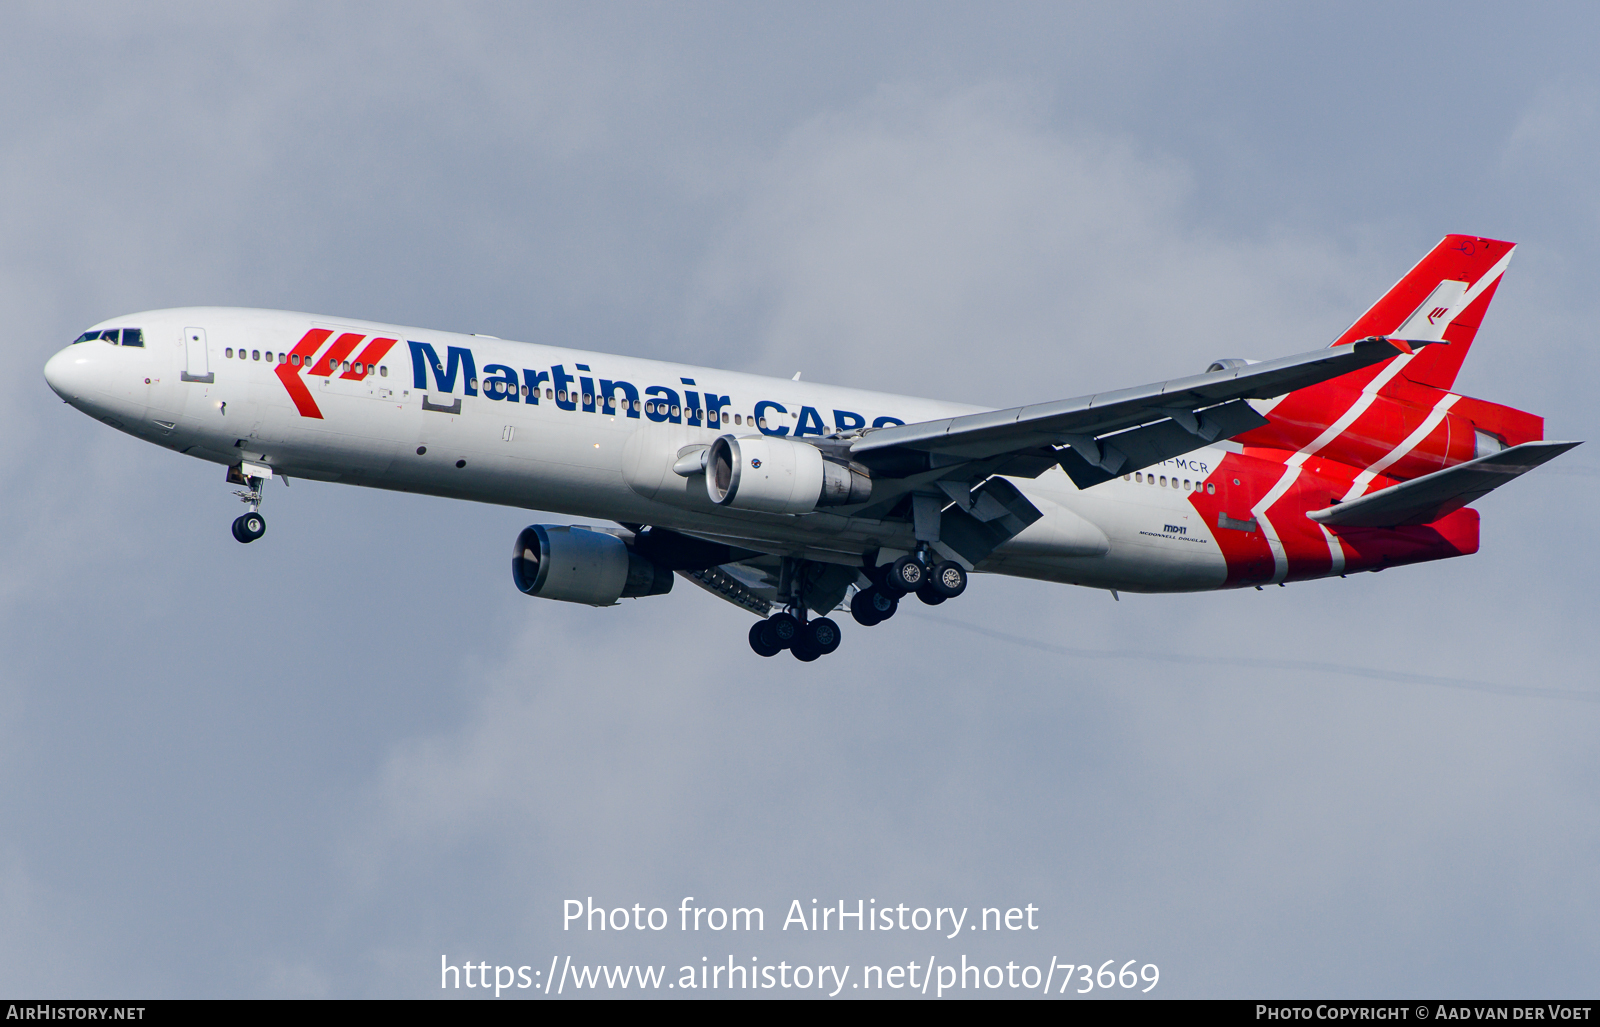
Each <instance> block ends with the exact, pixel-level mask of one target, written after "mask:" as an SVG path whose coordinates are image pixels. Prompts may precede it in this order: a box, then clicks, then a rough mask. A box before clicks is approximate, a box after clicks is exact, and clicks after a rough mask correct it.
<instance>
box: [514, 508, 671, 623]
mask: <svg viewBox="0 0 1600 1027" xmlns="http://www.w3.org/2000/svg"><path fill="white" fill-rule="evenodd" d="M511 580H512V581H514V582H516V585H517V590H518V591H520V592H522V593H524V594H525V595H530V596H538V597H539V598H540V599H559V600H561V601H562V602H566V603H585V604H587V605H589V606H613V605H615V604H616V602H617V600H618V599H631V598H634V597H637V596H658V595H665V594H666V593H668V592H670V591H672V571H670V570H668V569H667V568H665V567H662V566H661V565H659V564H656V563H653V562H652V561H650V560H648V559H646V558H645V557H643V556H640V555H639V554H638V553H635V552H634V551H633V550H632V549H629V548H628V544H627V543H626V542H624V541H623V540H622V539H620V538H618V537H617V536H615V535H610V534H607V533H606V532H603V531H594V530H592V529H589V528H585V527H582V526H581V525H573V524H530V525H529V526H528V527H526V528H523V529H522V533H521V534H519V535H518V536H517V545H516V548H515V549H513V550H512V552H511Z"/></svg>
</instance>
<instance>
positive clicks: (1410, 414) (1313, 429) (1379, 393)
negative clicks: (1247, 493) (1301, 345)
mask: <svg viewBox="0 0 1600 1027" xmlns="http://www.w3.org/2000/svg"><path fill="white" fill-rule="evenodd" d="M1514 249H1515V247H1514V246H1513V245H1512V244H1511V243H1508V242H1501V241H1499V240H1497V239H1481V238H1478V237H1476V236H1470V235H1448V236H1445V238H1444V241H1443V242H1441V243H1439V245H1437V246H1435V247H1434V248H1433V250H1432V251H1430V252H1429V253H1428V255H1427V256H1426V257H1423V258H1422V260H1421V261H1419V262H1418V263H1417V266H1416V267H1413V268H1412V269H1411V270H1410V271H1408V272H1406V275H1405V277H1403V278H1401V279H1400V281H1398V282H1396V283H1395V285H1394V287H1393V288H1391V289H1390V290H1389V291H1388V292H1386V293H1385V294H1384V296H1383V298H1382V299H1380V300H1379V301H1378V302H1377V303H1375V304H1373V305H1372V309H1370V310H1368V311H1367V312H1366V313H1365V314H1362V315H1361V317H1360V318H1359V319H1357V321H1356V323H1355V324H1353V325H1351V326H1350V327H1349V328H1348V329H1346V330H1345V332H1344V334H1342V335H1341V336H1339V338H1338V339H1337V340H1336V341H1335V342H1334V343H1333V345H1335V346H1341V345H1346V344H1348V343H1351V342H1353V341H1355V340H1356V339H1362V338H1366V337H1368V336H1372V335H1383V336H1390V337H1393V338H1401V339H1418V340H1428V341H1432V342H1443V343H1446V345H1433V346H1424V347H1420V348H1418V349H1417V351H1416V352H1415V353H1411V354H1406V355H1403V356H1399V357H1395V358H1394V359H1392V360H1388V361H1385V362H1384V363H1382V364H1375V365H1373V366H1372V367H1369V368H1366V369H1364V370H1362V371H1356V372H1353V373H1351V374H1347V375H1344V376H1343V377H1340V378H1335V379H1333V380H1331V381H1326V382H1323V383H1321V384H1320V385H1313V386H1311V387H1310V388H1305V389H1300V390H1298V391H1296V392H1292V393H1290V394H1289V395H1287V396H1284V397H1282V398H1281V399H1279V400H1269V401H1267V402H1266V403H1264V404H1260V405H1258V406H1257V409H1259V410H1262V411H1263V412H1265V413H1266V414H1267V417H1268V420H1269V421H1270V422H1271V423H1270V424H1268V425H1266V426H1264V427H1261V428H1257V429H1255V430H1253V431H1250V432H1246V433H1245V434H1243V435H1240V436H1239V437H1238V439H1237V441H1239V442H1241V443H1243V444H1244V445H1245V446H1248V447H1251V448H1252V449H1255V450H1257V451H1258V455H1261V456H1263V457H1264V458H1267V459H1278V460H1290V459H1294V458H1298V459H1300V460H1305V459H1308V458H1310V457H1312V456H1318V457H1321V458H1324V459H1329V460H1335V461H1338V462H1339V463H1342V464H1345V465H1347V466H1349V467H1353V468H1356V469H1357V470H1359V471H1363V472H1368V473H1372V474H1379V473H1381V474H1384V475H1387V476H1388V477H1390V478H1401V479H1404V478H1414V477H1419V476H1421V475H1423V474H1428V473H1431V472H1432V471H1436V470H1439V469H1440V468H1442V467H1448V466H1450V465H1452V464H1457V463H1461V462H1463V461H1466V460H1471V459H1473V457H1474V456H1479V455H1482V454H1483V453H1484V452H1486V451H1488V450H1492V449H1494V448H1497V447H1499V446H1504V445H1517V444H1519V443H1522V442H1531V441H1535V440H1537V439H1540V438H1542V437H1543V435H1544V422H1543V419H1541V418H1539V417H1536V416H1534V415H1532V414H1526V413H1523V412H1522V411H1520V410H1512V409H1511V408H1509V407H1503V406H1500V405H1499V404H1496V403H1489V402H1486V401H1483V400H1474V399H1469V398H1466V397H1462V396H1458V395H1455V394H1454V393H1452V392H1451V391H1450V388H1451V386H1452V385H1454V384H1455V379H1456V374H1457V373H1458V372H1459V371H1460V370H1461V364H1462V361H1463V360H1465V359H1466V356H1467V351H1468V349H1469V348H1470V347H1471V346H1472V340H1473V339H1474V338H1475V337H1476V336H1477V334H1478V325H1479V324H1480V323H1481V322H1482V320H1483V315H1484V312H1485V311H1487V310H1488V309H1489V301H1490V300H1492V299H1493V298H1494V293H1495V289H1496V288H1497V287H1498V286H1499V284H1500V278H1501V276H1502V275H1503V274H1504V273H1505V269H1506V266H1507V265H1508V264H1509V263H1510V261H1511V253H1512V251H1513V250H1514Z"/></svg>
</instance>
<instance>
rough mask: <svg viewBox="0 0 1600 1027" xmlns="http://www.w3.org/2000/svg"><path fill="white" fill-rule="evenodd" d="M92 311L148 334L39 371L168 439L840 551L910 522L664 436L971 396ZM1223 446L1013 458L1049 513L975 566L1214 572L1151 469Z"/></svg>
mask: <svg viewBox="0 0 1600 1027" xmlns="http://www.w3.org/2000/svg"><path fill="white" fill-rule="evenodd" d="M97 327H103V328H114V327H125V328H138V329H140V330H141V333H142V339H143V343H144V344H143V346H142V347H133V346H117V345H111V344H109V343H106V342H102V341H99V340H93V341H88V342H80V343H77V344H74V345H72V346H69V347H67V348H66V349H63V350H62V351H61V352H60V353H58V354H56V355H55V356H54V357H53V358H52V359H51V360H50V362H49V364H48V365H47V367H46V377H47V379H48V380H49V382H50V384H51V386H52V387H53V388H54V389H55V390H56V391H57V392H58V393H59V394H61V395H62V397H63V398H64V399H66V400H67V401H68V402H69V403H71V404H73V405H74V406H76V407H77V408H79V409H80V410H83V411H84V412H86V413H88V414H90V415H91V416H94V417H96V418H99V419H101V420H103V421H105V422H106V423H108V424H110V425H111V426H112V427H115V428H118V429H120V430H122V431H125V432H127V433H129V434H131V435H135V436H137V437H139V438H141V439H144V440H146V441H148V442H153V443H156V444H157V445H161V446H165V447H167V448H169V449H173V450H176V451H178V452H180V453H186V454H188V455H190V456H194V457H198V458H200V459H203V460H209V461H214V462H216V463H219V464H225V465H234V464H239V463H240V462H241V461H248V462H252V463H257V464H263V465H266V466H269V467H271V468H273V469H274V471H275V472H277V473H280V474H283V475H287V476H290V477H303V478H314V479H319V480H323V481H337V482H344V483H348V484H353V485H365V486H370V487H374V488H383V489H394V490H399V491H405V492H420V493H427V494H430V495H437V496H448V497H452V498H457V499H470V500H475V501H478V502H484V503H495V504H501V505H505V506H513V507H520V508H523V509H528V510H548V511H556V512H559V513H562V514H566V515H571V516H575V517H580V518H596V519H604V520H608V521H617V522H630V523H642V524H652V525H658V526H662V527H666V528H671V529H674V530H677V531H683V532H688V533H693V534H701V535H706V536H714V537H716V538H719V539H723V540H729V541H732V540H739V539H745V540H750V548H757V549H761V550H763V551H765V552H769V553H778V554H782V555H791V556H800V557H805V558H808V559H814V560H822V561H825V562H832V563H846V564H853V565H859V563H860V559H861V555H862V554H863V553H864V552H866V551H868V550H872V549H878V550H880V552H884V553H892V552H895V551H909V550H911V549H912V548H913V546H914V541H913V538H912V531H911V525H910V524H909V523H908V522H902V521H880V520H876V519H871V520H868V519H863V518H861V517H859V516H856V517H852V516H848V515H846V514H839V513H833V512H829V511H828V510H824V509H819V510H817V511H815V512H813V513H808V514H805V515H804V516H794V515H783V514H766V513H756V512H748V511H739V510H733V509H729V508H727V507H720V506H717V505H715V504H714V503H712V502H711V500H710V499H709V498H708V497H707V494H706V489H705V485H704V479H703V476H700V475H693V476H690V477H683V476H680V475H679V474H676V473H674V471H673V469H672V468H673V464H674V462H675V461H676V459H677V457H678V455H679V453H680V452H681V451H683V450H684V449H685V447H692V446H694V445H696V444H706V443H710V442H711V441H712V440H713V439H715V438H716V437H717V436H719V435H722V434H726V433H732V434H735V435H739V436H744V435H756V434H767V435H794V434H800V435H819V436H820V435H823V434H827V433H831V432H834V431H836V430H843V429H848V428H852V427H863V426H865V427H870V426H873V425H874V424H893V423H901V422H904V423H913V422H918V421H925V420H933V419H937V418H942V417H950V416H952V415H957V414H965V413H972V412H975V411H978V410H981V409H983V408H980V407H974V406H969V405H965V404H958V403H946V402H939V401H936V400H929V399H919V398H915V397H910V396H896V395H890V394H886V393H877V392H868V391H864V390H860V389H849V388H843V387H839V386H833V385H822V384H815V383H811V382H800V381H789V380H785V379H780V378H766V377H761V376H757V375H749V374H740V373H737V372H732V371H720V370H715V369H712V368H705V367H694V366H689V365H684V364H675V363H668V362H663V361H655V360H642V359H639V358H635V357H624V356H614V355H609V354H603V353H591V352H586V351H583V350H578V349H572V348H567V347H563V346H550V345H541V344H534V343H526V342H510V341H504V340H500V339H494V338H489V337H486V336H476V335H459V334H455V333H450V332H439V331H432V330H428V329H421V328H406V327H401V326H396V325H387V324H381V323H376V322H370V321H360V320H352V319H348V318H330V317H322V316H317V315H311V314H302V313H293V312H286V311H272V310H249V309H235V308H220V307H191V308H179V309H171V310H157V311H149V312H145V313H139V314H133V315H129V316H126V317H119V318H116V319H113V320H108V321H105V322H102V323H101V325H100V326H97ZM308 333H325V334H320V335H313V336H308ZM308 338H316V339H319V340H321V341H320V342H319V343H318V345H311V343H309V342H306V340H307V339H308ZM342 339H353V340H355V341H353V342H350V343H349V346H350V347H353V348H351V349H349V350H348V351H346V352H343V353H338V352H335V351H337V350H341V349H344V347H342V346H340V345H339V341H340V340H342ZM390 339H392V340H394V341H393V342H392V343H391V344H389V345H388V346H387V348H384V346H383V345H382V342H383V341H386V340H390ZM323 342H326V343H329V344H331V345H322V343H323ZM297 345H300V346H301V348H302V349H307V352H308V353H309V352H310V351H311V350H318V347H319V346H320V347H321V348H320V356H319V357H318V360H319V363H318V364H317V366H315V367H311V366H310V365H309V363H300V362H293V363H291V359H290V358H291V356H292V355H294V354H295V350H296V346H297ZM380 351H381V352H382V355H381V356H378V357H376V358H375V359H373V360H372V361H371V364H372V365H373V367H374V370H373V371H371V372H368V371H367V370H366V368H365V367H363V368H362V371H361V372H360V373H357V372H355V371H353V370H352V367H353V362H360V361H359V359H358V358H359V357H360V356H361V355H362V354H363V353H366V352H371V353H374V354H376V353H378V352H380ZM329 352H335V365H336V366H335V367H334V369H333V370H332V371H331V372H329V371H328V370H327V369H326V366H325V363H323V362H324V361H326V360H327V359H328V357H327V354H328V353H329ZM230 353H231V354H233V355H232V356H229V355H228V354H230ZM241 353H242V354H243V356H242V357H241V356H240V354H241ZM419 358H420V359H419ZM307 361H309V357H307ZM428 363H434V364H435V366H433V367H431V368H430V367H427V366H424V365H425V364H428ZM286 368H287V369H286ZM289 379H295V380H297V381H298V382H299V383H301V384H300V387H301V388H303V390H304V392H305V395H306V396H309V398H310V400H311V403H310V404H309V406H308V405H307V404H306V403H305V401H304V399H303V398H302V399H297V398H296V396H295V386H294V384H293V383H292V382H290V381H289ZM607 388H609V390H610V391H609V398H611V399H612V400H613V403H612V404H610V405H606V404H605V399H606V398H607V395H604V394H603V392H604V390H606V389H607ZM647 404H648V406H649V408H648V409H647ZM312 411H314V413H313V412H312ZM713 412H715V414H716V415H717V416H716V417H715V418H713V417H712V413H713ZM318 415H320V416H318ZM1223 455H1224V451H1223V450H1221V449H1217V448H1208V449H1202V450H1197V451H1195V452H1193V453H1190V454H1188V455H1187V456H1186V457H1184V458H1182V459H1181V460H1176V461H1167V463H1166V465H1165V466H1161V467H1152V468H1149V469H1148V470H1149V471H1151V472H1156V473H1158V474H1161V475H1162V476H1163V484H1162V486H1160V487H1156V486H1154V485H1153V484H1152V485H1145V484H1143V483H1135V482H1133V481H1131V480H1124V479H1123V478H1116V479H1113V480H1111V481H1108V482H1106V483H1104V484H1102V485H1098V486H1096V487H1094V488H1092V489H1087V490H1081V491H1080V490H1079V489H1077V488H1076V487H1075V486H1074V485H1073V484H1072V482H1071V481H1070V480H1069V479H1068V478H1067V476H1066V475H1065V474H1064V473H1063V472H1062V471H1061V470H1060V469H1059V468H1052V469H1051V470H1049V471H1047V472H1045V473H1044V474H1043V475H1041V476H1040V477H1038V478H1036V479H1031V480H1030V479H1014V480H1013V483H1014V484H1015V485H1016V486H1017V487H1018V488H1019V489H1021V490H1022V492H1023V493H1024V494H1026V495H1027V497H1028V498H1029V499H1030V500H1031V501H1032V502H1033V503H1034V504H1035V505H1036V506H1037V507H1038V508H1039V510H1040V511H1042V512H1043V514H1044V516H1043V517H1042V518H1041V519H1040V520H1039V521H1037V522H1035V523H1034V524H1032V525H1031V526H1030V527H1028V528H1027V529H1026V530H1025V531H1023V532H1022V533H1021V534H1020V535H1018V536H1017V537H1015V538H1013V539H1012V540H1011V541H1009V542H1007V543H1005V544H1003V545H1002V546H1001V547H1000V548H999V549H997V550H996V551H995V552H994V553H992V554H991V555H990V556H989V557H987V558H986V559H985V560H983V561H982V562H981V563H980V564H979V565H978V568H977V569H978V570H981V571H990V572H997V573H1002V574H1013V575H1019V576H1024V577H1031V578H1042V579H1047V580H1051V581H1061V582H1070V583H1074V584H1081V585H1089V586H1094V587H1100V588H1115V589H1125V590H1129V591H1193V590H1202V589H1210V588H1217V587H1220V586H1221V585H1222V584H1223V582H1224V579H1225V578H1226V576H1227V568H1226V565H1225V562H1224V559H1223V556H1222V554H1221V553H1220V552H1219V551H1218V548H1217V546H1216V544H1215V540H1214V538H1213V537H1212V530H1211V529H1210V528H1209V527H1208V526H1207V525H1206V524H1205V523H1204V520H1203V518H1201V517H1199V516H1198V515H1197V514H1196V511H1195V509H1194V508H1193V506H1192V505H1191V504H1190V502H1189V496H1188V493H1187V492H1186V491H1184V490H1183V489H1180V488H1178V487H1167V486H1166V485H1165V477H1166V476H1168V475H1170V476H1171V477H1172V478H1173V481H1174V482H1175V483H1176V482H1178V481H1180V480H1182V481H1184V482H1187V481H1190V480H1192V481H1194V482H1195V483H1196V484H1198V483H1199V482H1200V481H1201V480H1203V479H1204V478H1206V477H1207V475H1209V474H1210V473H1211V472H1212V471H1214V470H1215V469H1216V468H1217V466H1218V465H1219V463H1220V462H1221V460H1222V457H1223ZM1153 477H1154V475H1152V478H1153ZM1174 528H1181V529H1183V530H1182V531H1175V530H1173V529H1174Z"/></svg>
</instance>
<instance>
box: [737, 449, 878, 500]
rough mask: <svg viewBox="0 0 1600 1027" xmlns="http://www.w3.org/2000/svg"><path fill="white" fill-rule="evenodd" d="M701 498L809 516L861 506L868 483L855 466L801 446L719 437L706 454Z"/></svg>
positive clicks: (864, 473) (867, 494)
mask: <svg viewBox="0 0 1600 1027" xmlns="http://www.w3.org/2000/svg"><path fill="white" fill-rule="evenodd" d="M706 494H707V495H709V496H710V497H711V501H712V502H713V503H716V504H717V505H718V506H727V507H732V508H733V509H735V510H760V511H763V512H765V513H789V514H801V513H810V512H811V511H812V510H815V509H816V508H817V507H819V506H849V505H851V504H854V503H865V502H866V501H867V500H868V499H869V498H871V496H872V478H871V476H870V475H869V474H868V473H867V471H866V468H864V467H861V466H860V465H859V464H847V463H841V462H839V461H837V460H830V459H828V458H827V457H826V456H824V455H823V453H822V450H820V449H818V448H817V447H816V446H812V445H809V444H807V443H804V442H796V441H795V440H793V439H787V438H781V437H778V436H773V435H752V436H747V437H745V438H735V437H734V436H732V435H723V436H721V437H719V438H718V439H717V440H716V441H715V442H713V443H712V444H711V451H710V452H709V453H707V454H706Z"/></svg>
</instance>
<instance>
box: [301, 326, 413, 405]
mask: <svg viewBox="0 0 1600 1027" xmlns="http://www.w3.org/2000/svg"><path fill="white" fill-rule="evenodd" d="M332 334H333V331H332V329H328V328H313V329H311V330H310V331H308V332H306V333H305V335H303V336H301V337H300V341H299V342H297V343H295V347H294V349H292V350H290V351H289V359H288V360H286V361H283V362H282V363H280V364H278V367H277V375H278V380H279V381H281V382H283V387H284V389H285V390H286V391H287V392H288V393H289V398H290V399H291V400H293V401H294V408H295V409H296V410H298V411H299V412H300V416H301V417H315V418H318V419H321V417H322V410H321V408H320V407H318V406H317V401H316V400H315V399H314V398H312V395H311V390H310V389H308V388H306V383H305V379H303V378H301V377H300V372H302V371H305V372H306V373H308V374H310V375H313V376H315V377H320V378H327V377H329V376H331V375H332V374H333V373H334V372H335V371H341V372H342V373H341V374H340V375H339V379H340V380H341V381H356V382H358V381H361V380H362V379H363V378H365V377H366V376H367V375H368V374H370V373H371V372H372V369H373V367H375V366H376V365H377V363H378V361H380V360H382V359H383V357H384V354H386V353H388V352H389V349H390V347H392V346H393V345H394V344H395V343H396V342H399V341H400V340H399V339H389V338H379V337H376V336H374V337H373V338H372V340H371V341H370V342H368V343H367V346H366V348H365V349H363V350H362V351H361V353H360V355H359V356H357V357H356V359H355V361H354V363H353V364H352V362H351V361H349V360H348V359H346V358H347V357H349V356H350V354H351V353H353V352H355V348H356V347H357V346H359V345H361V342H362V340H363V339H366V338H367V336H365V335H362V334H361V333H360V332H345V333H344V334H342V335H340V336H339V337H338V338H337V339H335V340H334V343H333V345H332V346H329V347H328V349H327V351H326V352H324V353H323V354H322V355H321V356H318V355H317V351H318V350H320V349H322V344H323V343H325V342H327V341H328V337H329V336H331V335H332Z"/></svg>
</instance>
